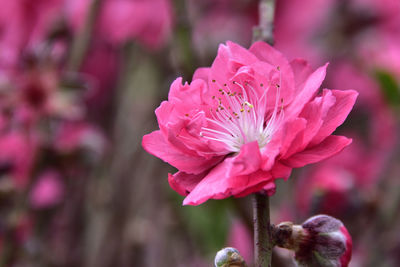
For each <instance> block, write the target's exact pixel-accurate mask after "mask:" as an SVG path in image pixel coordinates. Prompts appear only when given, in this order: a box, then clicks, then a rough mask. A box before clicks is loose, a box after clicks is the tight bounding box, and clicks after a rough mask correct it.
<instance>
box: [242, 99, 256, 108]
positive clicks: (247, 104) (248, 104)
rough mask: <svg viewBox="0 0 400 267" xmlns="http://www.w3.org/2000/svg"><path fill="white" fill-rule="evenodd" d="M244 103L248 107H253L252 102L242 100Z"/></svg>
mask: <svg viewBox="0 0 400 267" xmlns="http://www.w3.org/2000/svg"><path fill="white" fill-rule="evenodd" d="M244 103H245V104H246V106H248V107H249V108H254V106H253V105H252V104H250V103H249V102H247V101H245V102H244Z"/></svg>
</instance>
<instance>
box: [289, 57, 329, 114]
mask: <svg viewBox="0 0 400 267" xmlns="http://www.w3.org/2000/svg"><path fill="white" fill-rule="evenodd" d="M327 67H328V64H325V65H324V66H322V67H320V68H318V69H317V70H316V71H314V72H313V73H312V74H311V75H310V76H308V79H307V80H306V81H305V83H304V86H303V87H302V88H301V89H300V90H299V91H298V92H297V95H296V97H295V98H294V99H293V101H292V102H291V104H290V106H288V107H287V109H285V117H286V118H291V117H295V116H297V115H298V114H299V113H300V112H301V110H302V109H303V107H304V105H305V104H306V103H308V102H309V101H310V100H311V99H312V98H313V97H314V96H315V94H316V93H317V92H318V89H319V87H320V86H321V84H322V81H323V80H324V79H325V76H326V68H327Z"/></svg>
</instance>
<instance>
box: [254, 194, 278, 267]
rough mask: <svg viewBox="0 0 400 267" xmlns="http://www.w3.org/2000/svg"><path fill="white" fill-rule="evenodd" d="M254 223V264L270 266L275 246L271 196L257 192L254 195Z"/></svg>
mask: <svg viewBox="0 0 400 267" xmlns="http://www.w3.org/2000/svg"><path fill="white" fill-rule="evenodd" d="M253 214H254V217H253V223H254V264H255V265H254V266H255V267H270V266H271V259H272V248H273V246H274V244H273V240H272V234H271V226H270V218H269V197H268V196H267V195H264V194H260V193H256V194H254V195H253Z"/></svg>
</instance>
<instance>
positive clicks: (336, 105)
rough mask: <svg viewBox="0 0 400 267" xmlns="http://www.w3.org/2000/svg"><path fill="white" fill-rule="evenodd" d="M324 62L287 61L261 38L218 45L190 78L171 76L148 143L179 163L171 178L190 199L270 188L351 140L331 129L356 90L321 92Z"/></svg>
mask: <svg viewBox="0 0 400 267" xmlns="http://www.w3.org/2000/svg"><path fill="white" fill-rule="evenodd" d="M326 68H327V65H324V66H322V67H320V68H318V69H317V70H316V71H313V70H312V69H311V68H310V67H309V65H308V64H307V63H306V62H305V61H303V60H294V61H292V62H290V63H289V62H288V61H287V60H286V58H285V57H284V56H283V55H282V54H281V53H280V52H279V51H277V50H275V49H274V48H272V47H271V46H269V45H268V44H266V43H263V42H256V43H254V44H253V45H252V46H251V47H250V49H249V50H247V49H245V48H243V47H241V46H239V45H237V44H235V43H232V42H227V45H220V47H219V50H218V55H217V57H216V59H215V61H214V62H213V64H212V66H211V67H210V68H200V69H198V70H197V71H196V73H195V74H194V77H193V81H192V83H191V84H187V83H185V84H183V85H182V79H181V78H178V79H177V80H175V81H174V82H173V83H172V85H171V89H170V92H169V96H168V101H164V102H162V103H161V105H160V107H159V108H158V109H157V110H156V115H157V119H158V124H159V126H160V130H158V131H154V132H153V133H151V134H148V135H146V136H144V137H143V147H144V148H145V149H146V150H147V151H148V152H149V153H151V154H153V155H155V156H157V157H159V158H161V159H163V160H164V161H166V162H168V163H170V164H171V165H173V166H174V167H176V168H177V169H178V170H179V171H178V172H177V173H175V174H173V175H171V174H170V175H169V183H170V185H171V187H172V188H173V189H174V190H176V191H177V192H178V193H180V194H182V195H187V197H186V198H185V200H184V204H185V205H198V204H201V203H203V202H204V201H206V200H208V199H210V198H213V199H222V198H227V197H229V196H235V197H241V196H245V195H248V194H250V193H253V192H259V191H263V190H265V191H266V192H267V193H269V194H272V193H273V192H274V190H275V184H274V181H275V179H277V178H285V179H287V178H288V177H289V176H290V173H291V171H292V169H293V168H298V167H302V166H304V165H307V164H310V163H315V162H318V161H321V160H323V159H325V158H328V157H330V156H332V155H335V154H337V153H338V152H340V151H341V150H342V149H343V148H344V147H346V146H347V145H349V144H350V143H351V139H349V138H346V137H344V136H336V135H332V132H333V131H334V130H335V129H336V128H337V127H338V126H339V125H340V124H342V123H343V121H344V120H345V118H346V117H347V115H348V113H349V112H350V110H351V109H352V107H353V105H354V103H355V100H356V97H357V93H356V92H355V91H353V90H347V91H338V90H328V89H324V90H322V92H321V93H320V94H318V91H319V88H320V86H321V83H322V81H323V80H324V78H325V75H326Z"/></svg>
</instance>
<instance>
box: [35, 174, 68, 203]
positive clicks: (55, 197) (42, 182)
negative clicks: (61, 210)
mask: <svg viewBox="0 0 400 267" xmlns="http://www.w3.org/2000/svg"><path fill="white" fill-rule="evenodd" d="M63 195H64V186H63V184H62V182H61V179H60V175H59V174H58V172H57V171H54V170H47V171H45V172H43V173H42V174H41V175H40V176H39V178H38V181H37V182H36V183H35V184H34V186H33V189H32V191H31V192H30V202H31V205H32V207H34V208H36V209H43V208H49V207H52V206H54V205H56V204H58V203H60V201H61V200H62V198H63Z"/></svg>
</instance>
